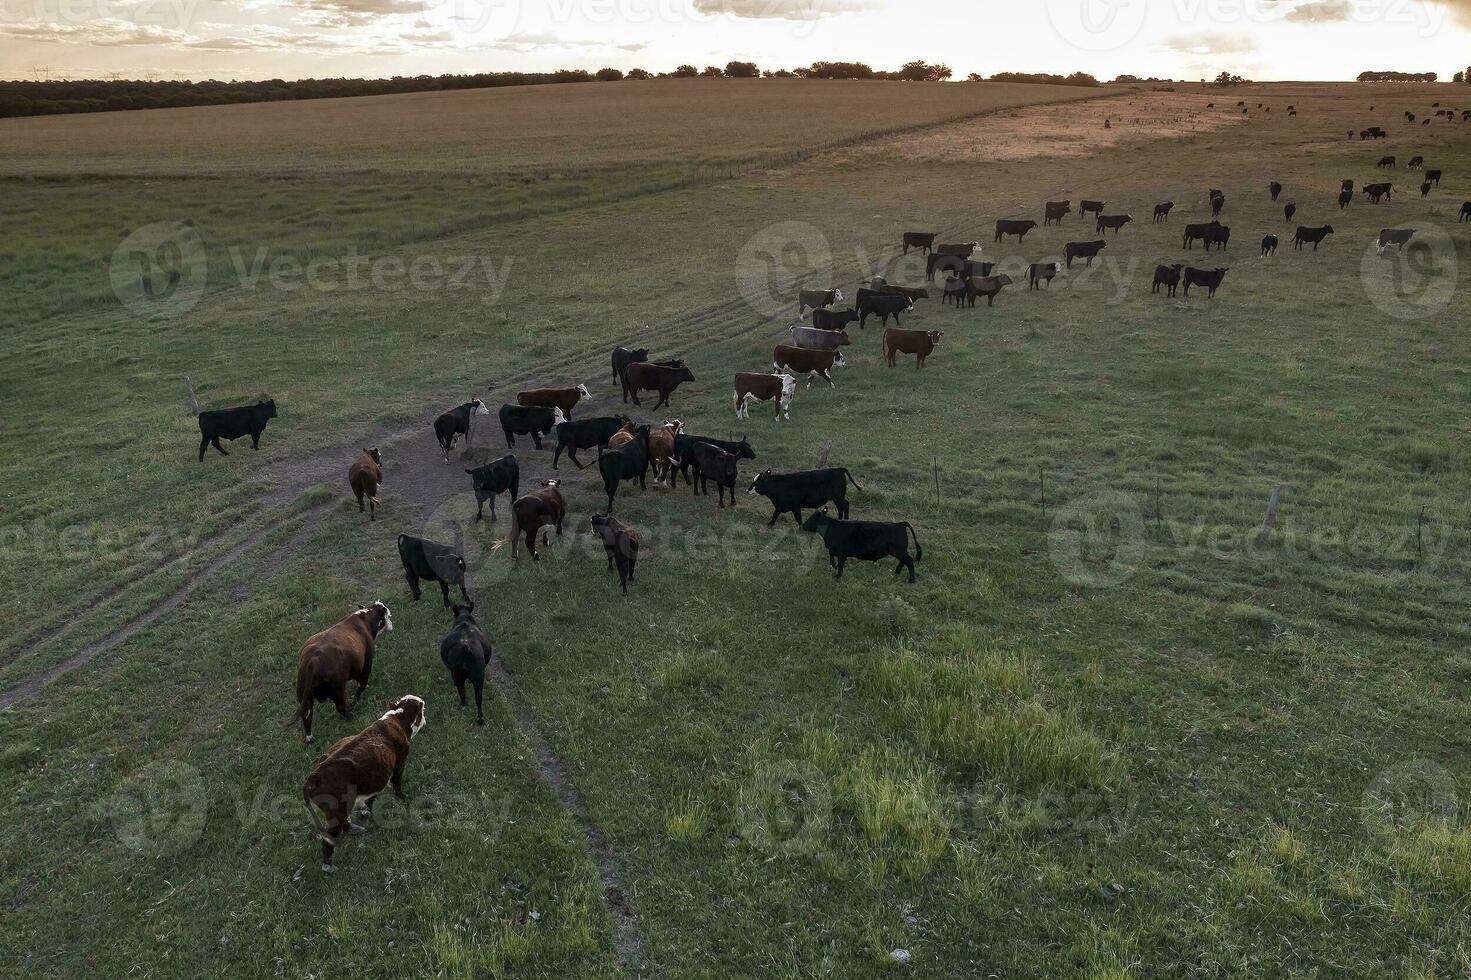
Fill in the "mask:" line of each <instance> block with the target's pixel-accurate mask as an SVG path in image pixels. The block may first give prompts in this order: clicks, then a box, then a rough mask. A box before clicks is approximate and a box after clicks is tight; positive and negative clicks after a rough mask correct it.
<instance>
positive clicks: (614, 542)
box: [592, 514, 639, 595]
mask: <svg viewBox="0 0 1471 980" xmlns="http://www.w3.org/2000/svg"><path fill="white" fill-rule="evenodd" d="M592 533H593V534H595V535H597V536H598V538H599V539H600V540H601V541H602V542H603V551H604V552H606V553H607V555H608V571H610V572H611V571H612V570H613V569H614V568H617V569H618V585H619V587H620V588H621V589H622V590H623V594H624V595H628V583H629V582H632V581H633V573H634V571H635V570H636V569H637V568H638V549H639V537H638V533H637V532H636V531H634V530H633V528H631V527H629V526H628V525H627V524H624V523H623V522H622V521H620V520H619V519H618V518H616V517H614V516H613V515H612V514H594V515H593V516H592Z"/></svg>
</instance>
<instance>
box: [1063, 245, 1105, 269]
mask: <svg viewBox="0 0 1471 980" xmlns="http://www.w3.org/2000/svg"><path fill="white" fill-rule="evenodd" d="M1105 248H1108V242H1104V241H1097V242H1068V243H1067V244H1066V245H1065V246H1063V249H1062V254H1063V257H1064V258H1066V259H1067V267H1068V268H1069V269H1071V268H1072V267H1073V259H1087V260H1088V262H1087V264H1088V265H1092V264H1093V260H1094V259H1095V258H1097V257H1098V253H1099V252H1101V251H1103V250H1104V249H1105Z"/></svg>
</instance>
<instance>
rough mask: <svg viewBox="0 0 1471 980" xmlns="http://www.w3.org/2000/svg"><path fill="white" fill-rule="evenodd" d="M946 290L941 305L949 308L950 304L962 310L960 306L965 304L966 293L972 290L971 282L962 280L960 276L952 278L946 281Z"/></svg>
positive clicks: (941, 297) (942, 295) (941, 298)
mask: <svg viewBox="0 0 1471 980" xmlns="http://www.w3.org/2000/svg"><path fill="white" fill-rule="evenodd" d="M944 289H945V291H944V293H942V294H941V296H940V305H941V306H947V305H949V304H950V303H954V304H955V308H956V309H960V304H961V303H963V302H965V296H966V293H967V292H968V291H969V289H970V280H969V279H962V278H960V277H959V276H951V277H950V278H949V279H946V280H945V287H944Z"/></svg>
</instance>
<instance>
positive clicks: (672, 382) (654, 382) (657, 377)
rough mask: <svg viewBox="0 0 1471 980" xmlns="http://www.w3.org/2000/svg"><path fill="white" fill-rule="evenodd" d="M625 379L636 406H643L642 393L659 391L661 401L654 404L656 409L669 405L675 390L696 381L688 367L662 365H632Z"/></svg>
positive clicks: (625, 373)
mask: <svg viewBox="0 0 1471 980" xmlns="http://www.w3.org/2000/svg"><path fill="white" fill-rule="evenodd" d="M624 377H625V379H626V380H625V382H624V385H625V388H626V390H627V391H628V394H629V395H630V396H631V397H632V398H633V403H634V404H635V405H640V406H641V405H642V404H643V402H640V401H639V400H638V393H639V392H640V391H657V392H658V393H659V400H658V401H657V402H655V403H654V407H655V408H660V407H662V406H664V405H668V404H669V396H670V395H672V394H674V389H676V388H678V387H679V386H680V385H682V384H684V383H685V382H686V381H693V380H695V376H694V374H693V373H692V372H691V371H690V369H689V368H687V367H668V366H665V365H662V364H630V365H628V370H627V371H626V372H624Z"/></svg>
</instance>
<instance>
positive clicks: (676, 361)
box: [618, 351, 686, 405]
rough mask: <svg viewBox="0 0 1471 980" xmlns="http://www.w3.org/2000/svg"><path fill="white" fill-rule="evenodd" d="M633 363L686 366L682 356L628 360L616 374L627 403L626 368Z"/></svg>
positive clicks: (636, 400) (676, 367)
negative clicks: (651, 359)
mask: <svg viewBox="0 0 1471 980" xmlns="http://www.w3.org/2000/svg"><path fill="white" fill-rule="evenodd" d="M633 353H637V351H634V352H633ZM647 356H648V355H647V354H645V357H647ZM635 364H652V365H653V366H654V367H656V368H671V369H674V370H681V369H684V368H685V367H686V365H685V362H684V358H682V357H674V358H670V359H668V360H664V361H649V360H642V361H629V362H628V363H627V364H624V365H623V369H622V371H621V372H620V373H619V375H618V380H619V382H620V386H621V387H622V389H623V401H624V403H625V404H627V402H628V394H629V391H630V386H629V384H628V369H629V368H630V367H632V366H633V365H635ZM634 404H635V405H636V404H638V399H637V398H636V397H635V399H634Z"/></svg>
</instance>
